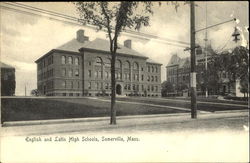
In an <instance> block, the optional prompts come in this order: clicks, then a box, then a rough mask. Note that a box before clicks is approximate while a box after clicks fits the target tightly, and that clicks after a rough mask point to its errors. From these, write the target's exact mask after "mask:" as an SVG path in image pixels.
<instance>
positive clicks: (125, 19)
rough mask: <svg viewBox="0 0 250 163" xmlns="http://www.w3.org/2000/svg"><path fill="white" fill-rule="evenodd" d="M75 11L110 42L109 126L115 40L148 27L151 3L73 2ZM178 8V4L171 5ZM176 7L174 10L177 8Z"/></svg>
mask: <svg viewBox="0 0 250 163" xmlns="http://www.w3.org/2000/svg"><path fill="white" fill-rule="evenodd" d="M74 4H75V6H76V9H77V11H78V13H79V16H80V18H81V19H82V20H83V22H84V23H87V24H91V25H94V26H96V27H97V30H104V31H106V32H107V36H108V39H109V42H110V53H111V57H112V58H111V115H110V116H111V118H110V124H116V108H115V101H116V100H115V99H116V92H115V85H116V80H115V61H116V52H117V40H118V37H119V35H120V34H121V32H122V31H123V30H125V29H135V30H139V29H140V28H141V27H142V26H148V25H149V19H150V15H152V14H153V10H152V6H153V4H157V5H160V3H152V2H147V1H145V2H133V1H131V2H127V1H122V2H105V1H103V2H75V3H74ZM172 4H173V5H175V6H177V7H178V3H172ZM177 7H176V8H177Z"/></svg>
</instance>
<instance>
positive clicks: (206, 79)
mask: <svg viewBox="0 0 250 163" xmlns="http://www.w3.org/2000/svg"><path fill="white" fill-rule="evenodd" d="M206 28H207V2H206ZM204 41H205V81H204V83H205V92H206V98H207V97H208V90H207V85H208V84H207V81H208V76H207V41H208V39H207V29H206V33H205V39H204Z"/></svg>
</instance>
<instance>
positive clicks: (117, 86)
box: [116, 84, 122, 95]
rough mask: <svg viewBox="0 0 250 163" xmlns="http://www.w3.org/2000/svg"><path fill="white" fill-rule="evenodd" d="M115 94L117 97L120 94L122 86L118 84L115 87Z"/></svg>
mask: <svg viewBox="0 0 250 163" xmlns="http://www.w3.org/2000/svg"><path fill="white" fill-rule="evenodd" d="M116 94H118V95H121V94H122V86H121V85H120V84H117V85H116Z"/></svg>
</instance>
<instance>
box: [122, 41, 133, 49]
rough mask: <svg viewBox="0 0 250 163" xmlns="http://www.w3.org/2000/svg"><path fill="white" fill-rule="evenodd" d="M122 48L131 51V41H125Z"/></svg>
mask: <svg viewBox="0 0 250 163" xmlns="http://www.w3.org/2000/svg"><path fill="white" fill-rule="evenodd" d="M124 46H125V47H127V48H129V49H131V48H132V41H131V40H125V41H124Z"/></svg>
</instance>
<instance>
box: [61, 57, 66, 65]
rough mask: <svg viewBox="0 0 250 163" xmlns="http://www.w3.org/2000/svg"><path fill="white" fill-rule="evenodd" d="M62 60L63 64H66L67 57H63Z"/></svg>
mask: <svg viewBox="0 0 250 163" xmlns="http://www.w3.org/2000/svg"><path fill="white" fill-rule="evenodd" d="M61 60H62V64H66V57H65V56H62V58H61Z"/></svg>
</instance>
